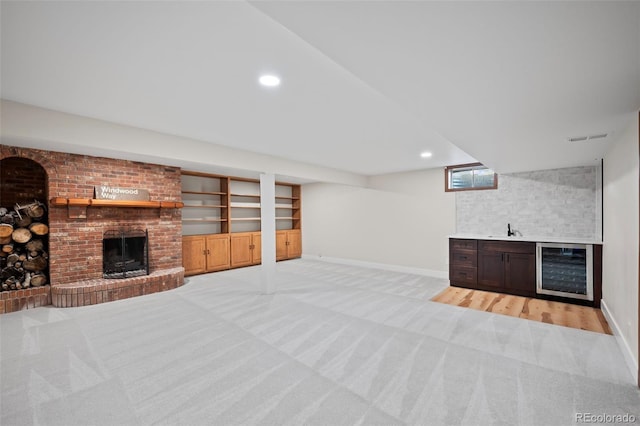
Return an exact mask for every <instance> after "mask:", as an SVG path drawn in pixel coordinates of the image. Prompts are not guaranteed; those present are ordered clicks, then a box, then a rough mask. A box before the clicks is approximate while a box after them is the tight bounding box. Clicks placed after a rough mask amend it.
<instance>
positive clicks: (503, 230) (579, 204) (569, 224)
mask: <svg viewBox="0 0 640 426" xmlns="http://www.w3.org/2000/svg"><path fill="white" fill-rule="evenodd" d="M598 180H599V168H597V167H595V166H589V167H572V168H567V169H554V170H540V171H533V172H524V173H512V174H503V175H499V176H498V189H497V190H486V191H464V192H457V193H456V232H457V233H464V234H481V235H503V234H504V235H505V236H506V235H507V223H511V227H512V229H517V230H518V231H520V232H521V233H522V234H523V235H524V236H541V237H570V238H588V239H592V238H598V239H599V237H600V234H599V232H598V229H599V228H600V226H599V221H600V219H599V217H600V214H599V213H598V212H599V210H600V208H599V202H598V201H597V199H599V196H597V192H599V191H600V189H599V186H600V185H599V184H597V182H598ZM597 218H598V219H597Z"/></svg>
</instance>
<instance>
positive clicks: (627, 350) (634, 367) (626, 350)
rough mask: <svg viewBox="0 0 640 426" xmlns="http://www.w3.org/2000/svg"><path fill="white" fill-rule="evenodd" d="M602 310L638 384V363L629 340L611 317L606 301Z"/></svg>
mask: <svg viewBox="0 0 640 426" xmlns="http://www.w3.org/2000/svg"><path fill="white" fill-rule="evenodd" d="M600 310H601V311H602V314H603V315H604V317H605V319H606V320H607V322H608V323H609V326H610V327H611V331H612V332H613V335H614V336H615V338H616V342H618V346H619V347H620V351H621V352H622V355H623V356H624V360H625V362H626V363H627V367H629V371H631V376H632V377H633V378H634V381H633V382H634V383H638V361H637V360H636V359H635V358H634V357H633V351H632V350H631V347H630V346H629V342H627V339H625V338H624V335H623V334H622V332H621V330H620V326H619V325H618V323H617V322H616V320H615V318H614V317H613V315H611V311H609V307H608V306H607V303H606V302H605V301H604V299H602V300H601V301H600Z"/></svg>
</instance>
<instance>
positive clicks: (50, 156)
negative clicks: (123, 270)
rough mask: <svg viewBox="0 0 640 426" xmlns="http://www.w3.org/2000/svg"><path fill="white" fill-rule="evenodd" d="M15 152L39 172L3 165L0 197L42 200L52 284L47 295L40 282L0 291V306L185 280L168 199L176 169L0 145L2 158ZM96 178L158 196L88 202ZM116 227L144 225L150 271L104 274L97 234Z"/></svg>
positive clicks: (87, 298) (176, 197) (102, 297)
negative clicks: (127, 202) (123, 202)
mask: <svg viewBox="0 0 640 426" xmlns="http://www.w3.org/2000/svg"><path fill="white" fill-rule="evenodd" d="M14 158H18V159H25V160H31V161H25V162H23V163H22V164H24V165H23V166H22V167H28V164H33V163H35V164H37V165H39V166H40V168H41V169H42V170H43V171H44V172H41V171H40V172H39V171H38V170H37V169H38V167H35V168H34V171H33V173H30V174H29V173H28V174H29V175H30V176H31V175H33V176H34V177H33V178H32V179H19V181H20V182H17V181H16V180H15V179H14V180H11V176H13V175H14V174H15V173H18V172H20V173H23V175H24V170H20V171H17V170H10V169H11V167H7V166H5V167H3V170H0V179H4V180H3V181H2V188H1V189H0V204H3V203H4V204H7V203H11V204H13V203H15V202H18V201H21V200H22V199H23V198H26V200H33V199H34V198H35V199H40V200H41V201H43V202H44V203H45V204H46V205H47V209H48V219H49V235H48V249H49V253H48V254H49V282H50V283H51V286H50V287H47V289H50V290H49V291H50V294H48V295H45V296H46V297H48V299H46V300H45V296H43V295H42V294H43V292H44V291H46V290H44V287H40V288H37V289H26V290H19V291H17V292H16V291H11V292H2V293H0V297H1V300H0V302H1V303H0V313H3V312H12V311H15V310H20V309H28V308H32V307H36V306H39V305H43V304H47V303H50V304H53V305H54V306H59V307H69V306H83V305H90V304H96V303H103V302H108V301H113V300H118V299H124V298H128V297H133V296H139V295H143V294H149V293H154V292H158V291H164V290H168V289H172V288H176V287H179V286H181V285H182V284H183V282H184V269H183V268H182V243H181V235H182V224H181V212H180V209H179V208H177V207H179V206H175V205H174V203H173V202H179V201H180V199H181V191H180V179H181V178H180V169H179V168H176V167H168V166H162V165H156V164H146V163H139V162H134V161H126V160H118V159H110V158H101V157H91V156H85V155H76V154H68V153H61V152H51V151H44V150H36V149H27V148H19V147H11V146H6V145H0V160H4V159H14ZM6 163H9V164H21V163H20V161H17V162H16V161H11V162H5V164H6ZM8 169H9V170H8ZM14 172H15V173H14ZM43 179H44V182H45V183H44V186H42V180H43ZM31 180H33V181H39V182H40V188H42V187H44V188H45V189H46V193H41V192H42V190H37V189H34V188H38V185H37V184H34V182H31ZM7 182H11V184H8V183H7ZM21 182H22V183H21ZM99 185H103V186H110V187H118V188H141V189H146V190H148V192H149V195H150V199H151V200H152V201H155V202H157V203H156V207H154V206H145V207H126V206H101V205H98V204H95V205H91V204H90V200H91V199H92V198H93V195H94V187H95V186H99ZM34 192H40V193H34ZM54 199H57V200H60V199H62V200H69V204H68V205H61V204H62V203H60V202H59V201H58V202H56V203H52V202H51V200H54ZM78 200H80V201H78ZM82 200H87V201H89V202H83V201H82ZM22 201H24V200H22ZM72 201H74V202H72ZM118 229H122V230H126V229H144V230H146V231H147V232H148V242H147V244H148V267H149V272H150V273H149V275H143V276H135V277H125V278H122V279H106V278H104V277H103V260H104V259H103V237H104V235H105V233H107V232H110V231H113V230H118ZM30 291H31V292H32V293H33V294H31V293H30ZM36 293H37V294H38V297H36V296H35V294H36ZM16 299H17V302H16ZM36 299H37V300H36Z"/></svg>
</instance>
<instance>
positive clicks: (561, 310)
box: [431, 287, 612, 334]
mask: <svg viewBox="0 0 640 426" xmlns="http://www.w3.org/2000/svg"><path fill="white" fill-rule="evenodd" d="M431 300H432V301H434V302H439V303H446V304H449V305H455V306H461V307H466V308H470V309H476V310H481V311H487V312H493V313H496V314H502V315H509V316H513V317H519V318H524V319H528V320H531V321H540V322H546V323H548V324H556V325H561V326H565V327H572V328H579V329H582V330H588V331H594V332H597V333H604V334H612V333H611V329H610V328H609V324H607V320H606V319H605V318H604V315H603V314H602V311H601V310H600V309H597V308H592V307H589V306H581V305H573V304H571V303H562V302H555V301H550V300H543V299H533V298H530V297H521V296H513V295H509V294H502V293H493V292H489V291H480V290H471V289H466V288H460V287H448V288H447V289H446V290H444V291H443V292H442V293H440V294H438V295H437V296H435V297H434V298H432V299H431Z"/></svg>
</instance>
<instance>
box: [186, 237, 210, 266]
mask: <svg viewBox="0 0 640 426" xmlns="http://www.w3.org/2000/svg"><path fill="white" fill-rule="evenodd" d="M205 252H206V242H205V238H204V237H199V236H197V237H183V238H182V266H183V267H184V274H185V275H195V274H202V273H204V272H206V257H205Z"/></svg>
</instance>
